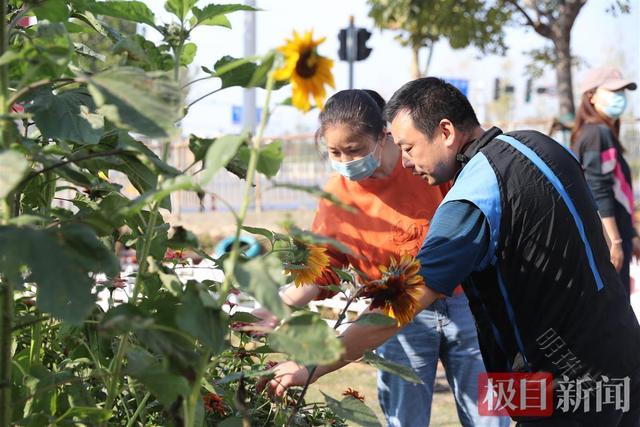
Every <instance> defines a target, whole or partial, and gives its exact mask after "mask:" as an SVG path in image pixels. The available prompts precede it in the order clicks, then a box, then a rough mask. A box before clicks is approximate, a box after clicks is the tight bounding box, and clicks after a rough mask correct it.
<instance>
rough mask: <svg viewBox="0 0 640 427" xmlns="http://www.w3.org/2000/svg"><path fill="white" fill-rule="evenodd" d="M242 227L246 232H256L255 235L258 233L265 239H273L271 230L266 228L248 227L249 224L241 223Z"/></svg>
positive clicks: (271, 240)
mask: <svg viewBox="0 0 640 427" xmlns="http://www.w3.org/2000/svg"><path fill="white" fill-rule="evenodd" d="M242 229H243V230H244V231H247V232H249V233H251V234H257V235H260V236H264V237H266V238H267V240H269V241H270V242H273V239H274V237H273V232H272V231H269V230H267V229H266V228H259V227H249V226H246V225H243V226H242Z"/></svg>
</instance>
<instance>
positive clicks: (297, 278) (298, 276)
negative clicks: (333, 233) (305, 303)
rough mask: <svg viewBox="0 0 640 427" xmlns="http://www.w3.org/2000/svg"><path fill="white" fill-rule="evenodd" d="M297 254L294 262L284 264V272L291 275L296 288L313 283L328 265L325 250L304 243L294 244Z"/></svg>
mask: <svg viewBox="0 0 640 427" xmlns="http://www.w3.org/2000/svg"><path fill="white" fill-rule="evenodd" d="M295 246H296V249H297V252H298V253H297V254H295V258H296V260H295V261H294V262H286V261H285V263H284V271H285V273H287V274H291V276H292V277H293V283H294V284H295V285H296V287H299V286H301V285H310V284H312V283H314V282H315V281H316V280H317V279H318V278H319V277H320V275H321V274H322V272H323V271H324V269H325V268H327V266H328V265H329V257H328V256H327V254H326V253H325V252H326V251H327V248H324V247H322V246H317V245H312V244H309V243H304V242H298V241H297V242H295Z"/></svg>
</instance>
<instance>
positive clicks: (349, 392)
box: [342, 387, 364, 402]
mask: <svg viewBox="0 0 640 427" xmlns="http://www.w3.org/2000/svg"><path fill="white" fill-rule="evenodd" d="M342 395H343V396H351V397H353V398H355V399H358V400H359V401H360V402H364V396H363V395H361V394H360V392H359V391H358V390H354V389H352V388H351V387H349V388H348V389H346V390H345V391H344V392H342Z"/></svg>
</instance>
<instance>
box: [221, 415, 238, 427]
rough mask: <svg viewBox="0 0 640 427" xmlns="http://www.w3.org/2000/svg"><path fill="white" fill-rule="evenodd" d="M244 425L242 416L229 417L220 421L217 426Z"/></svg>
mask: <svg viewBox="0 0 640 427" xmlns="http://www.w3.org/2000/svg"><path fill="white" fill-rule="evenodd" d="M243 425H244V423H243V421H242V418H240V417H229V418H225V419H224V420H222V421H220V423H219V424H218V427H242V426H243Z"/></svg>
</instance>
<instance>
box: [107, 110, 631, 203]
mask: <svg viewBox="0 0 640 427" xmlns="http://www.w3.org/2000/svg"><path fill="white" fill-rule="evenodd" d="M494 125H496V126H499V127H500V128H502V129H503V130H505V131H508V130H514V129H534V130H538V131H540V132H543V133H547V134H550V135H551V136H552V137H553V138H554V139H556V140H557V141H559V142H560V143H563V144H565V145H568V143H569V136H570V133H569V132H567V131H561V130H552V121H551V120H536V121H527V122H499V123H495V124H494ZM489 126H490V125H489V124H487V125H486V127H489ZM275 139H278V140H281V141H282V143H283V150H284V160H283V163H282V166H281V168H280V171H279V172H278V174H277V175H276V176H275V177H274V178H273V180H269V179H267V178H266V177H265V176H263V175H260V174H258V176H257V182H256V186H255V188H254V190H253V194H252V200H253V202H252V205H251V209H253V210H256V211H262V210H297V209H314V208H315V206H316V204H317V199H316V198H315V197H313V196H311V195H309V194H307V193H305V192H301V191H296V190H291V189H287V188H278V187H277V186H274V184H275V183H290V184H296V185H305V186H319V187H323V186H324V184H325V183H326V182H327V180H328V178H329V176H330V175H331V173H332V172H331V168H330V165H329V162H328V161H327V160H326V154H324V150H323V148H322V147H317V146H316V144H315V142H314V138H313V135H309V134H307V135H295V136H286V137H281V138H273V139H272V140H275ZM620 139H621V141H622V143H623V145H624V147H625V149H626V154H625V157H626V158H627V160H628V161H629V164H630V165H631V168H632V171H633V176H634V184H635V185H634V188H635V192H636V200H640V191H639V190H640V185H639V184H640V183H639V182H638V176H639V174H640V121H635V122H626V123H623V125H622V128H621V132H620ZM266 142H267V143H268V142H269V140H268V141H266ZM149 146H150V147H151V148H152V149H154V150H156V151H159V149H158V148H159V147H158V146H157V144H155V143H153V142H150V143H149ZM192 162H193V155H192V153H191V152H190V151H189V146H188V142H187V141H182V142H180V143H178V144H174V145H173V146H172V147H171V149H170V152H169V163H171V164H172V165H173V166H175V167H176V168H178V169H180V170H184V169H185V168H187V166H189V165H190V164H191V163H192ZM118 179H124V178H123V177H120V178H118ZM122 184H123V185H124V186H125V192H126V193H127V194H128V195H130V196H135V195H136V192H135V190H134V189H133V187H131V186H130V185H128V183H127V182H126V180H125V181H123V182H122ZM243 188H244V181H243V180H241V179H240V178H238V177H237V176H235V175H233V174H232V173H230V172H227V171H226V170H225V171H222V172H219V173H218V174H216V176H215V177H214V178H213V180H212V181H211V182H210V183H209V184H208V185H207V186H206V187H205V190H206V194H205V195H204V197H199V196H198V195H197V194H196V193H194V192H184V191H182V192H177V193H174V194H173V195H172V196H171V198H172V206H173V212H174V214H180V213H189V212H198V211H227V210H229V208H233V209H238V208H239V207H240V203H241V201H242V192H243Z"/></svg>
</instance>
